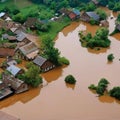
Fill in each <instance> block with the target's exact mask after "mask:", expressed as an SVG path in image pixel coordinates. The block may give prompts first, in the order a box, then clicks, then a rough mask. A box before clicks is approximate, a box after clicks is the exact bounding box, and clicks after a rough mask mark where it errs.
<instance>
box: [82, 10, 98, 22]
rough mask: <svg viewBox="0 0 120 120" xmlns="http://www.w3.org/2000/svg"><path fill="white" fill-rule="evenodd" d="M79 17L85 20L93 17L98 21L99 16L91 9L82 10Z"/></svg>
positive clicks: (88, 20)
mask: <svg viewBox="0 0 120 120" xmlns="http://www.w3.org/2000/svg"><path fill="white" fill-rule="evenodd" d="M80 19H81V20H83V21H85V22H90V20H91V19H93V20H95V21H99V20H100V16H99V15H98V14H96V13H95V12H93V11H92V12H82V13H81V15H80Z"/></svg>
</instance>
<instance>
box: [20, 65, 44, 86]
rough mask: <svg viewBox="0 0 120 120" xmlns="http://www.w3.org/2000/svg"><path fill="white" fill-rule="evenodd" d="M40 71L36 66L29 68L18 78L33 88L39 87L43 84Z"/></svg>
mask: <svg viewBox="0 0 120 120" xmlns="http://www.w3.org/2000/svg"><path fill="white" fill-rule="evenodd" d="M39 73H40V69H39V67H37V66H36V65H34V64H33V65H31V66H29V68H28V70H27V71H26V72H25V73H24V74H22V75H20V76H18V77H19V79H22V80H24V81H25V83H27V84H28V85H31V86H32V87H38V86H39V85H40V84H42V82H43V81H42V77H41V76H40V75H39Z"/></svg>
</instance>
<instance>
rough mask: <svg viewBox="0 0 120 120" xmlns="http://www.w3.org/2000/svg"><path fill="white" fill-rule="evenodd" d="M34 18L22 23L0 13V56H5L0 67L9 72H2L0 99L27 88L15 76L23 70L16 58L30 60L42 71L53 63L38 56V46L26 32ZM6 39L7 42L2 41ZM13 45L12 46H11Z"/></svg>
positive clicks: (51, 66) (53, 66)
mask: <svg viewBox="0 0 120 120" xmlns="http://www.w3.org/2000/svg"><path fill="white" fill-rule="evenodd" d="M34 22H36V19H34V18H28V20H27V21H26V22H25V23H24V25H22V24H20V23H17V22H14V21H12V19H11V18H10V17H9V15H8V14H7V13H5V12H1V13H0V31H2V34H1V35H0V36H1V38H0V39H1V42H2V43H1V44H0V57H2V58H6V60H5V64H3V63H2V65H1V67H2V68H3V69H4V70H5V71H8V72H9V73H10V74H6V73H5V72H4V73H2V79H1V80H0V99H3V98H5V97H7V96H9V95H11V94H13V93H21V92H24V91H26V90H28V86H27V84H25V83H24V82H23V81H22V80H19V79H18V78H17V75H19V74H21V73H23V70H22V69H21V68H19V67H18V66H17V62H16V61H15V60H16V59H21V60H28V61H32V62H33V63H34V64H35V65H37V66H39V68H40V69H41V71H42V72H47V71H49V70H51V69H53V68H55V65H54V64H53V63H52V62H51V61H49V60H48V59H46V58H44V57H42V56H40V48H39V47H38V46H37V45H36V43H35V42H33V41H31V39H30V37H28V35H27V33H26V29H27V28H28V27H30V28H34V26H33V25H34V24H35V23H34ZM6 40H7V41H8V42H7V43H6V42H4V41H6ZM14 46H15V47H14ZM13 47H14V48H13Z"/></svg>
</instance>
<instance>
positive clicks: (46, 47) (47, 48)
mask: <svg viewBox="0 0 120 120" xmlns="http://www.w3.org/2000/svg"><path fill="white" fill-rule="evenodd" d="M54 45H55V42H54V41H53V40H52V39H51V38H50V37H49V36H45V37H44V38H43V39H42V49H43V52H42V55H43V56H44V57H45V58H47V59H48V60H50V61H51V62H52V63H54V64H55V65H57V66H59V65H63V64H66V65H69V61H68V60H67V59H66V58H65V57H60V52H59V50H58V49H57V48H55V47H54Z"/></svg>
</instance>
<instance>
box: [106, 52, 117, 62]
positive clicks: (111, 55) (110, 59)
mask: <svg viewBox="0 0 120 120" xmlns="http://www.w3.org/2000/svg"><path fill="white" fill-rule="evenodd" d="M114 58H115V57H114V55H113V54H112V53H111V54H109V55H108V56H107V59H108V61H110V62H112V61H113V59H114Z"/></svg>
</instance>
